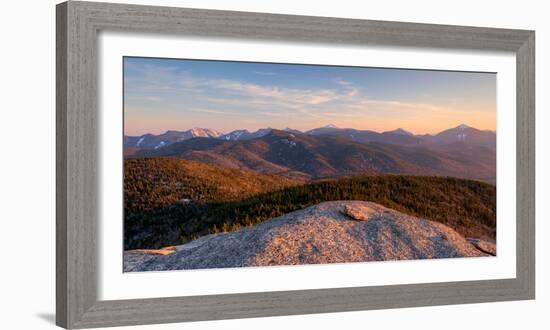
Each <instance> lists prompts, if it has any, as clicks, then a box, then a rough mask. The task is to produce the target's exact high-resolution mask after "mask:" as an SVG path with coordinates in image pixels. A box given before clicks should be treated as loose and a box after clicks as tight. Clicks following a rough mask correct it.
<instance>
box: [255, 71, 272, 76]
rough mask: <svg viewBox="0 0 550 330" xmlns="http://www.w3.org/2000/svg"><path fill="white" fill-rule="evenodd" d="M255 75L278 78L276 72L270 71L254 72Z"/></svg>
mask: <svg viewBox="0 0 550 330" xmlns="http://www.w3.org/2000/svg"><path fill="white" fill-rule="evenodd" d="M254 73H255V74H258V75H260V76H277V74H276V73H275V72H268V71H254Z"/></svg>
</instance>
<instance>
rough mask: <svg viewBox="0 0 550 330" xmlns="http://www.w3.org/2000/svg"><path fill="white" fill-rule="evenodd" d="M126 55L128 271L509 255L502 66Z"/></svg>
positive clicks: (125, 264)
mask: <svg viewBox="0 0 550 330" xmlns="http://www.w3.org/2000/svg"><path fill="white" fill-rule="evenodd" d="M122 60H123V72H122V74H123V109H124V111H123V135H124V136H123V150H122V152H123V169H122V171H123V208H124V211H123V212H124V219H123V221H124V225H123V227H124V228H123V232H124V234H123V235H124V237H123V241H124V246H123V251H122V253H123V271H124V272H146V271H167V270H190V269H212V268H236V267H257V266H290V265H313V264H333V263H355V262H375V261H403V260H425V259H442V258H472V257H487V258H491V257H495V256H496V255H497V242H496V233H497V232H496V230H497V223H496V194H497V191H496V180H497V175H496V134H497V131H496V130H497V111H496V110H497V104H496V103H497V101H496V100H497V95H496V93H497V92H496V89H497V73H495V72H469V71H442V70H441V71H440V70H426V69H413V68H410V69H409V68H381V67H357V66H337V65H325V64H323V65H320V64H299V63H261V62H238V61H220V60H204V59H174V58H150V57H133V56H125V57H123V59H122Z"/></svg>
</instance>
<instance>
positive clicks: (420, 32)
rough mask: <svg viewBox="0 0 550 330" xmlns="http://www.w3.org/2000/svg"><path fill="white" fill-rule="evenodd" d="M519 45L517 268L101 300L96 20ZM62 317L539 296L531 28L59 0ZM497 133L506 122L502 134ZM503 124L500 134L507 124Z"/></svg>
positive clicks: (149, 26) (292, 37)
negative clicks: (453, 277) (450, 276)
mask: <svg viewBox="0 0 550 330" xmlns="http://www.w3.org/2000/svg"><path fill="white" fill-rule="evenodd" d="M103 30H107V31H131V32H144V33H173V34H180V35H193V36H205V37H207V36H215V37H224V38H248V39H263V40H285V41H290V42H299V43H332V44H335V43H338V44H355V45H373V44H374V45H396V46H419V47H431V48H446V49H457V50H459V49H473V50H497V51H511V52H515V54H516V58H517V107H516V109H517V110H516V111H517V186H516V189H517V192H516V193H517V251H516V253H517V266H516V267H517V268H516V270H517V277H516V278H515V279H499V280H485V281H466V282H449V283H430V284H410V285H392V286H376V287H355V288H336V289H320V290H300V291H287V292H265V293H243V294H226V295H210V296H190V297H175V298H154V299H136V300H117V301H98V299H97V289H98V276H97V275H98V274H97V270H96V269H97V265H98V257H97V241H98V237H97V235H98V232H97V220H98V195H99V194H100V193H101V192H100V191H99V188H98V183H97V182H98V181H97V179H98V178H97V165H98V163H97V156H98V118H97V117H98V116H97V104H98V101H97V84H98V83H97V34H98V32H99V31H103ZM56 64H57V119H56V123H57V132H56V134H57V164H56V165H57V179H56V185H57V205H56V209H57V230H56V233H57V248H56V262H57V265H56V278H57V280H56V286H57V287H56V301H57V309H56V322H57V324H58V325H60V326H62V327H65V328H88V327H100V326H118V325H137V324H147V323H167V322H181V321H197V320H212V319H231V318H246V317H259V316H273V315H292V314H306V313H326V312H341V311H357V310H366V309H381V308H398V307H411V306H428V305H444V304H459V303H460V304H461V303H479V302H489V301H505V300H521V299H534V297H535V33H534V31H524V30H509V29H494V28H478V27H464V26H446V25H431V24H414V23H401V22H384V21H370V20H356V19H342V18H326V17H306V16H292V15H274V14H260V13H244V12H231V11H216V10H200V9H183V8H166V7H153V6H138V5H121V4H107V3H94V2H66V3H61V4H59V5H57V63H56ZM500 133H501V132H499V134H500ZM504 134H505V133H504Z"/></svg>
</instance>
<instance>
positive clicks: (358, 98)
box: [124, 57, 496, 135]
mask: <svg viewBox="0 0 550 330" xmlns="http://www.w3.org/2000/svg"><path fill="white" fill-rule="evenodd" d="M329 124H330V125H335V126H337V127H342V128H355V129H369V130H373V131H378V132H383V131H389V130H393V129H396V128H403V129H406V130H408V131H410V132H413V133H415V134H426V133H428V134H433V133H437V132H440V131H442V130H445V129H448V128H452V127H456V126H458V125H460V124H466V125H468V126H471V127H475V128H478V129H489V130H495V129H496V74H494V73H474V72H451V71H431V70H406V69H388V68H365V67H345V66H324V65H301V64H271V63H251V62H230V61H204V60H180V59H156V58H140V57H125V58H124V133H125V135H142V134H145V133H152V134H160V133H164V132H166V131H168V130H177V131H184V130H188V129H191V128H194V127H201V128H211V129H215V130H218V131H220V132H222V133H228V132H230V131H232V130H235V129H248V130H249V131H255V130H257V129H260V128H266V127H271V128H275V129H284V128H287V127H288V128H293V129H298V130H309V129H312V128H316V127H321V126H325V125H329Z"/></svg>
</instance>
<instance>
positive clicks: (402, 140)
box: [124, 124, 496, 150]
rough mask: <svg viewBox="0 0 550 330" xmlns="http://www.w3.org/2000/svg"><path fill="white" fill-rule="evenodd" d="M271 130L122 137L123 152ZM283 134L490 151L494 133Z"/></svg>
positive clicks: (326, 129)
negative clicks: (462, 145)
mask: <svg viewBox="0 0 550 330" xmlns="http://www.w3.org/2000/svg"><path fill="white" fill-rule="evenodd" d="M272 130H274V129H272V128H269V127H268V128H262V129H259V130H257V131H254V132H250V131H248V130H246V129H238V130H234V131H231V132H229V133H226V134H223V133H221V132H219V131H216V130H213V129H209V128H192V129H189V130H186V131H174V130H170V131H167V132H165V133H163V134H159V135H154V134H149V133H148V134H143V135H140V136H124V148H125V150H126V149H136V148H137V149H159V148H162V147H166V146H169V145H171V144H174V143H177V142H181V141H185V140H189V139H192V138H197V137H206V138H214V139H220V140H225V141H246V140H253V139H257V138H261V137H263V136H265V135H267V134H269V133H270V132H271V131H272ZM283 131H285V132H289V133H293V134H302V135H315V136H319V135H330V136H341V137H347V138H349V139H351V140H352V141H355V142H381V143H389V144H398V145H433V144H448V143H454V142H463V143H465V144H470V145H481V146H486V147H492V148H494V147H495V146H496V134H495V132H494V131H489V130H479V129H476V128H473V127H469V126H467V125H464V124H462V125H459V126H457V127H454V128H450V129H447V130H444V131H442V132H439V133H437V134H434V135H431V134H422V135H415V134H413V133H411V132H408V131H406V130H404V129H402V128H397V129H395V130H392V131H387V132H381V133H379V132H375V131H371V130H358V129H353V128H339V127H336V126H334V125H327V126H323V127H319V128H314V129H311V130H309V131H305V132H302V131H299V130H296V129H292V128H285V129H283Z"/></svg>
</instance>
